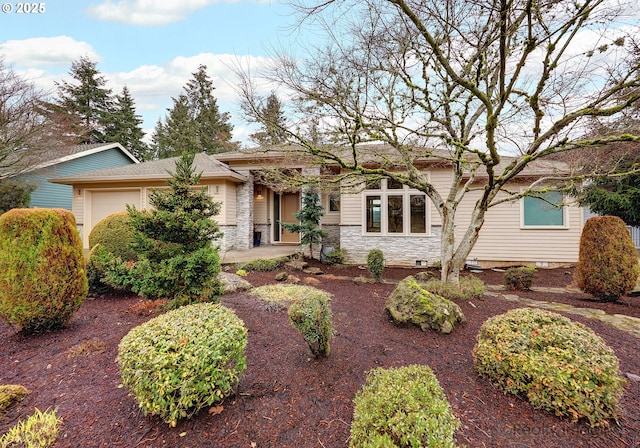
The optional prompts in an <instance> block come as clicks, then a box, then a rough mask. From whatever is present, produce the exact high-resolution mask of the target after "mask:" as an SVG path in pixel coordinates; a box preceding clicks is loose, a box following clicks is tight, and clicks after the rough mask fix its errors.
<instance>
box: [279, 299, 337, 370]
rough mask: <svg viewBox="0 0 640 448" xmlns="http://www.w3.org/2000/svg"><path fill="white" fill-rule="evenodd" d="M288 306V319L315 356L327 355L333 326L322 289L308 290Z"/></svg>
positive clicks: (327, 300) (329, 308)
mask: <svg viewBox="0 0 640 448" xmlns="http://www.w3.org/2000/svg"><path fill="white" fill-rule="evenodd" d="M309 290H311V291H312V292H311V293H309V292H307V293H306V294H304V295H303V296H301V297H300V298H299V299H298V300H296V301H295V302H293V303H292V304H291V306H290V307H289V321H290V322H291V325H293V327H294V328H295V329H296V330H298V331H299V332H300V334H301V335H302V337H303V338H304V340H305V342H306V343H307V345H308V346H309V349H310V350H311V353H313V355H314V356H315V357H320V356H324V357H326V356H329V352H330V350H331V339H332V338H333V327H332V324H331V307H330V305H329V298H328V297H327V295H326V293H325V292H324V291H320V290H317V289H315V288H312V287H308V290H307V291H309Z"/></svg>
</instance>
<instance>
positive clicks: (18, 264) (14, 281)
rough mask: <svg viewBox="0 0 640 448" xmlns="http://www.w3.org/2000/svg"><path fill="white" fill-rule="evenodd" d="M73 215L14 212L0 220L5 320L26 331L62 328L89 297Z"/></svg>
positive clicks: (0, 304)
mask: <svg viewBox="0 0 640 448" xmlns="http://www.w3.org/2000/svg"><path fill="white" fill-rule="evenodd" d="M85 269H86V267H85V260H84V252H83V249H82V242H81V241H80V235H79V233H78V229H77V228H76V222H75V218H74V216H73V214H72V213H71V212H70V211H68V210H62V209H44V208H41V209H13V210H10V211H8V212H6V213H4V214H3V215H1V216H0V318H2V319H4V320H5V321H6V322H7V323H9V324H10V325H13V326H14V327H17V328H19V329H20V330H21V331H22V332H24V333H27V334H30V333H38V332H43V331H49V330H55V329H58V328H60V327H62V326H64V324H65V323H66V322H67V321H68V320H69V319H71V317H72V316H73V314H74V313H75V312H76V311H77V310H78V309H79V308H80V306H81V305H82V303H83V302H84V300H85V298H86V297H87V290H88V286H87V274H86V271H85Z"/></svg>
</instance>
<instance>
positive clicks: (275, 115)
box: [249, 93, 287, 145]
mask: <svg viewBox="0 0 640 448" xmlns="http://www.w3.org/2000/svg"><path fill="white" fill-rule="evenodd" d="M259 115H260V116H261V117H262V119H261V121H260V125H261V128H260V130H259V131H258V132H256V133H254V134H250V135H249V138H250V139H251V140H252V141H254V142H255V143H257V144H258V145H280V144H282V143H285V142H286V140H287V134H286V133H285V131H284V129H285V127H286V123H285V116H284V112H283V111H282V104H281V103H280V100H279V99H278V97H277V96H276V94H275V93H271V95H269V96H268V97H267V103H266V104H265V105H264V106H263V107H262V108H261V112H260V114H259Z"/></svg>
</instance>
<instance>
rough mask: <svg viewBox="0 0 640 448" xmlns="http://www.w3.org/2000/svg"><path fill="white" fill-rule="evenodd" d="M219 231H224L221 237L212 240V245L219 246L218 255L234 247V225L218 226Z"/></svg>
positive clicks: (235, 229)
mask: <svg viewBox="0 0 640 448" xmlns="http://www.w3.org/2000/svg"><path fill="white" fill-rule="evenodd" d="M220 231H221V232H223V233H224V235H223V236H222V239H220V240H216V241H214V242H213V245H214V246H218V247H220V255H222V254H223V253H225V252H226V251H228V250H231V249H235V245H236V231H237V227H236V226H220Z"/></svg>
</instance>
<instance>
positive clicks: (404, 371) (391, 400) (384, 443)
mask: <svg viewBox="0 0 640 448" xmlns="http://www.w3.org/2000/svg"><path fill="white" fill-rule="evenodd" d="M353 401H354V404H355V407H354V411H353V422H352V424H351V438H350V441H349V446H350V447H351V448H360V447H363V448H364V447H431V448H436V447H438V448H450V447H455V446H456V443H455V439H454V438H453V433H454V432H455V431H456V430H457V429H458V427H459V426H460V421H459V420H458V419H457V418H456V416H455V415H454V414H453V412H452V411H451V408H450V406H449V402H448V401H447V397H446V395H445V394H444V391H443V390H442V388H441V387H440V384H439V383H438V379H437V378H436V377H435V375H434V374H433V371H432V370H431V369H430V368H429V367H428V366H420V365H410V366H406V367H399V368H389V369H383V368H376V369H373V370H371V371H369V372H368V374H367V383H366V384H365V385H364V386H363V387H362V389H361V390H360V391H358V392H357V393H356V396H355V398H354V400H353Z"/></svg>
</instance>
